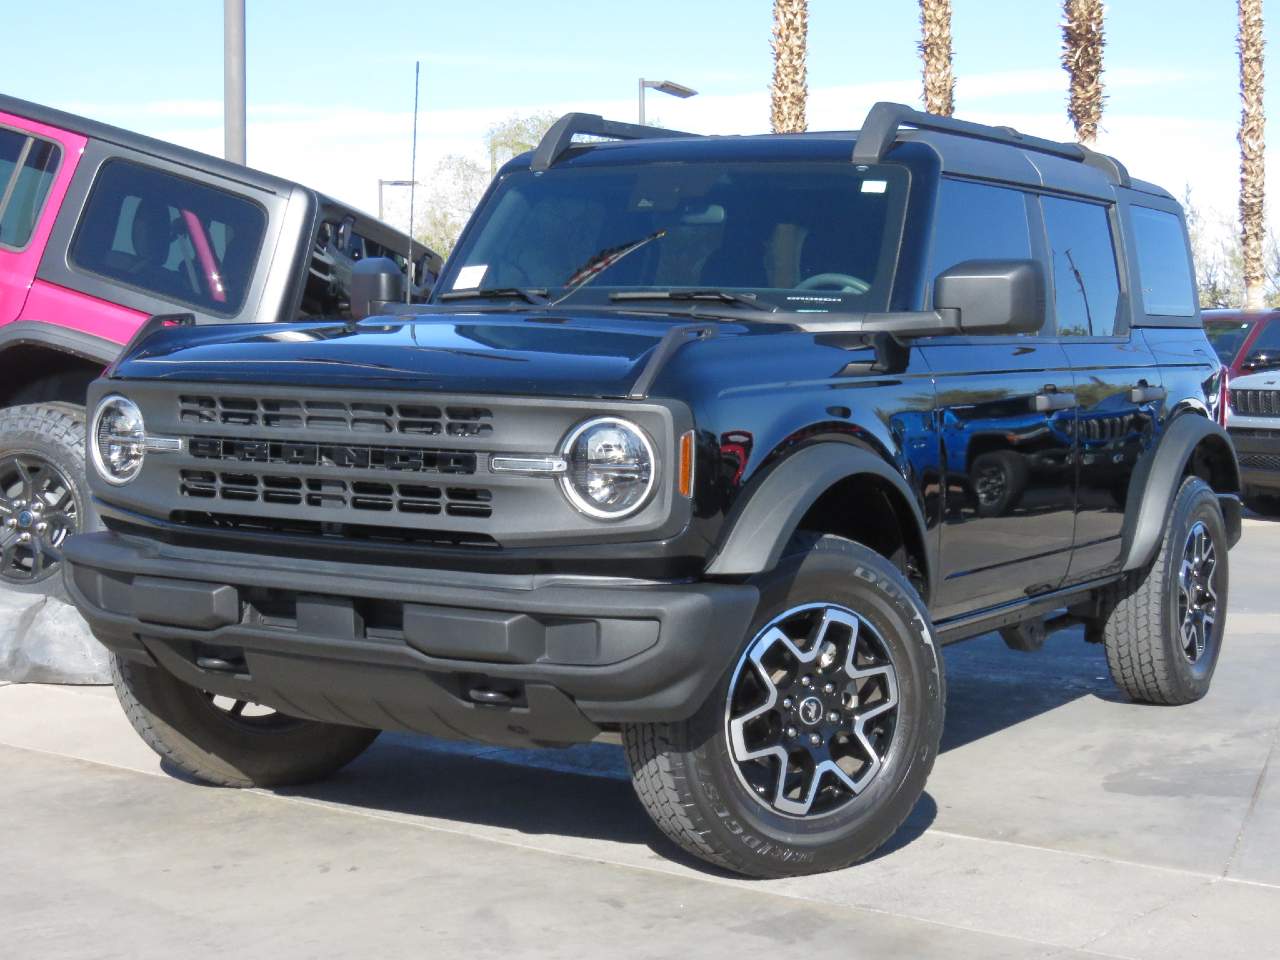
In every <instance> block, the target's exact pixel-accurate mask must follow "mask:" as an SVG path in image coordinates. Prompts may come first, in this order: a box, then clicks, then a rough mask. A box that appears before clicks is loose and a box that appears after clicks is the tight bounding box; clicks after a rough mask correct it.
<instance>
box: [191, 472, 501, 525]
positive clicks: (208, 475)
mask: <svg viewBox="0 0 1280 960" xmlns="http://www.w3.org/2000/svg"><path fill="white" fill-rule="evenodd" d="M178 493H179V494H180V495H181V496H183V497H189V498H194V499H198V500H223V501H238V502H240V503H273V504H279V505H282V506H307V507H312V508H316V509H322V510H324V509H329V510H344V509H351V510H364V511H372V512H375V513H411V514H427V515H433V516H438V515H441V514H444V515H447V516H450V517H476V518H482V519H483V518H487V517H490V516H492V514H493V507H492V506H491V501H492V500H493V491H491V490H486V489H483V488H479V487H439V486H431V485H427V484H419V483H386V482H382V481H374V480H352V481H346V480H333V479H322V478H314V477H298V476H273V475H271V474H257V473H238V472H227V471H221V470H181V471H179V473H178Z"/></svg>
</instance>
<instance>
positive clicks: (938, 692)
mask: <svg viewBox="0 0 1280 960" xmlns="http://www.w3.org/2000/svg"><path fill="white" fill-rule="evenodd" d="M793 550H794V551H795V552H789V555H788V556H786V557H785V558H784V559H783V560H782V561H781V562H780V563H779V565H778V567H777V568H776V569H775V570H773V571H771V572H770V573H767V574H764V575H762V576H761V577H759V578H758V581H757V583H758V586H759V588H760V603H759V606H758V608H757V612H756V618H755V620H754V622H753V624H752V626H751V628H750V630H749V631H748V634H747V636H745V637H744V638H743V639H742V643H741V645H740V647H739V649H740V650H741V651H745V650H746V649H747V648H748V646H749V645H750V644H751V643H752V642H753V641H754V639H755V637H756V635H757V633H758V632H759V631H760V630H761V629H762V628H763V627H764V626H765V625H767V624H769V623H770V622H771V620H772V619H773V618H775V617H776V616H778V615H779V614H780V613H781V612H783V611H786V610H788V609H791V608H793V607H795V606H796V605H799V604H804V603H808V602H817V601H821V602H828V603H839V604H841V605H843V606H845V607H847V608H848V609H850V610H853V611H855V612H856V613H857V614H858V615H859V616H860V617H865V618H866V619H867V620H868V622H872V623H874V626H875V628H876V630H877V631H878V632H879V633H880V634H881V635H882V636H883V637H884V638H885V640H886V642H887V643H888V644H890V646H891V648H892V654H893V657H894V663H895V666H896V669H897V675H898V688H899V698H900V702H899V709H900V711H901V712H900V714H899V716H898V719H897V724H898V726H897V728H896V729H895V733H894V740H893V742H892V746H891V747H890V748H889V749H890V753H889V757H888V759H887V760H886V762H885V764H884V766H883V767H882V768H881V769H880V771H879V773H877V775H876V777H875V778H874V779H872V780H871V781H870V783H869V785H867V786H866V787H865V789H864V790H863V792H862V793H860V794H858V795H857V796H856V797H855V798H854V799H853V801H852V802H851V803H850V804H849V805H848V807H847V808H844V809H841V810H839V811H837V812H835V813H832V814H829V815H828V816H826V817H823V818H820V819H819V820H816V821H809V820H808V819H807V818H804V819H794V818H787V817H784V816H782V815H781V814H778V813H776V812H774V811H772V810H770V809H767V808H766V806H764V805H762V804H761V803H760V802H758V801H757V799H756V798H755V797H754V796H752V795H751V794H750V793H749V791H748V789H747V787H746V785H745V784H744V783H743V782H742V780H741V779H740V778H739V776H738V775H737V774H736V771H735V770H734V764H733V759H732V756H731V752H730V747H729V745H728V739H727V734H726V717H725V704H726V697H727V696H728V692H729V686H730V683H731V681H732V677H733V674H734V668H735V666H736V663H737V658H736V657H735V660H734V663H732V664H726V671H725V674H724V676H723V678H722V679H721V680H720V682H719V683H718V684H717V686H716V687H715V689H714V690H713V691H712V693H711V694H710V696H709V697H708V698H707V700H706V702H705V703H704V704H703V706H702V707H701V708H700V709H699V710H698V712H697V713H695V714H694V716H693V717H691V718H690V719H688V720H686V721H682V722H675V723H645V724H631V725H627V726H624V727H623V731H622V735H623V744H624V747H625V749H626V756H627V761H628V764H629V766H630V768H631V776H632V783H633V784H634V786H635V790H636V794H637V796H638V797H639V798H640V802H641V803H642V804H643V806H644V808H645V810H646V811H647V812H648V813H649V815H650V816H651V817H652V818H653V821H654V823H655V824H657V826H658V827H659V829H661V830H662V832H663V833H664V834H666V835H667V836H668V837H669V838H670V839H671V840H673V841H674V842H675V843H676V844H678V845H679V846H680V847H681V848H683V849H684V850H685V851H687V852H688V853H690V854H692V855H694V856H695V857H698V858H700V859H702V860H705V861H707V862H708V863H711V864H713V865H715V866H717V867H720V868H722V869H725V870H729V871H732V872H734V873H739V874H744V875H746V876H753V877H783V876H796V875H802V874H810V873H819V872H823V871H827V870H837V869H841V868H843V867H846V866H849V865H851V864H853V863H856V862H858V861H859V860H862V859H864V858H866V857H867V856H869V855H870V854H871V853H872V852H873V851H875V850H876V848H878V847H879V846H880V845H881V844H883V843H884V842H885V841H886V840H888V839H889V837H891V836H892V835H893V834H894V833H895V832H896V831H897V829H898V828H899V827H900V826H901V825H902V823H903V821H904V820H905V819H906V817H907V816H908V814H910V812H911V810H912V808H913V807H914V806H915V804H916V801H917V800H918V799H919V797H920V795H921V794H922V792H923V791H924V786H925V781H926V780H927V779H928V776H929V772H930V770H931V769H932V768H933V761H934V758H935V757H936V756H937V752H938V742H939V738H940V736H941V732H942V725H943V715H944V709H945V701H946V689H945V679H944V675H943V667H942V658H941V656H940V653H939V651H938V649H937V647H936V644H935V641H934V638H933V630H932V625H931V623H930V620H929V614H928V611H927V609H926V608H925V605H924V603H923V602H922V601H921V599H920V597H919V595H918V594H917V593H916V591H915V589H914V588H913V587H912V586H911V584H910V582H909V581H908V580H907V579H906V577H904V576H903V575H902V573H901V572H900V571H899V570H898V568H897V567H895V566H894V565H893V564H892V563H890V562H889V561H887V560H885V559H884V558H883V557H882V556H880V555H879V554H877V553H875V552H874V551H872V550H870V549H868V548H867V547H865V546H863V545H861V544H858V543H854V542H852V541H850V540H846V539H843V538H841V537H834V536H821V537H819V536H816V535H802V537H800V538H797V542H796V543H795V544H793Z"/></svg>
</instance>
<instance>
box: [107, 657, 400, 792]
mask: <svg viewBox="0 0 1280 960" xmlns="http://www.w3.org/2000/svg"><path fill="white" fill-rule="evenodd" d="M111 674H112V680H113V682H114V684H115V688H116V694H117V696H119V698H120V703H121V705H122V706H123V707H124V709H125V713H126V714H127V715H128V717H129V722H130V723H132V724H133V728H134V729H135V730H137V731H138V734H139V735H140V736H141V737H142V739H143V740H145V741H146V742H147V745H148V746H150V747H151V749H152V750H154V751H155V752H156V753H158V754H159V755H160V756H161V757H162V758H163V759H165V760H167V761H169V762H170V763H172V764H173V765H174V766H176V767H178V768H179V769H180V770H182V771H183V772H184V773H186V774H187V775H188V776H191V777H194V778H196V779H197V780H203V781H204V782H206V783H211V784H215V785H217V786H222V787H285V786H291V785H294V784H299V783H307V782H309V781H312V780H321V779H323V778H325V777H327V776H329V775H331V774H333V773H336V772H337V771H338V770H340V769H341V768H342V767H344V766H346V765H347V764H348V763H350V762H351V761H352V760H354V759H355V758H356V757H358V756H359V755H360V754H361V753H363V752H364V750H365V749H366V748H367V747H368V746H369V744H371V743H373V741H374V739H375V738H376V737H377V736H378V731H377V730H366V729H363V728H360V727H343V726H338V725H337V724H330V723H319V722H317V721H315V720H303V719H300V718H297V717H290V716H287V715H285V714H283V713H279V712H278V711H276V710H273V709H270V708H267V707H263V706H261V705H259V704H254V703H249V702H247V701H243V700H232V699H230V698H227V697H219V696H215V695H213V694H210V693H207V692H205V691H203V690H198V689H196V688H195V687H192V686H188V685H187V684H185V683H183V682H182V681H180V680H178V679H177V678H176V677H174V676H173V675H172V674H170V673H168V672H167V671H165V670H163V669H161V668H159V667H151V666H146V665H143V664H140V663H136V662H134V661H132V660H126V659H123V658H121V657H116V656H113V657H112V666H111Z"/></svg>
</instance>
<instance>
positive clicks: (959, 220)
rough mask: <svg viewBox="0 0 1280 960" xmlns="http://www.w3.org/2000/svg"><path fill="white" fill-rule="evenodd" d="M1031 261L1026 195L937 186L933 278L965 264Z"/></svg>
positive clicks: (953, 183) (976, 186) (954, 183)
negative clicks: (957, 265) (989, 261)
mask: <svg viewBox="0 0 1280 960" xmlns="http://www.w3.org/2000/svg"><path fill="white" fill-rule="evenodd" d="M1030 257H1031V228H1030V226H1029V224H1028V221H1027V199H1026V195H1025V194H1022V193H1020V192H1019V191H1017V190H1009V189H1006V188H1004V187H990V186H987V185H986V184H982V183H968V182H966V181H964V180H943V181H942V183H941V184H940V185H939V186H938V202H937V209H936V212H935V213H934V220H933V252H932V255H931V257H930V268H929V274H930V276H931V277H932V278H934V279H936V278H937V276H938V274H940V273H943V272H945V271H947V270H949V269H950V268H952V267H954V266H955V265H956V264H958V263H963V262H964V261H966V260H1026V259H1029V258H1030Z"/></svg>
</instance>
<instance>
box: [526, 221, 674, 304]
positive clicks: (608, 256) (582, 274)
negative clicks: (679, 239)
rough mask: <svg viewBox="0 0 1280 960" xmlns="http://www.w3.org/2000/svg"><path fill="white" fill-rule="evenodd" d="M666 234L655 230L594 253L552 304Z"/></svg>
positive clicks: (574, 273)
mask: <svg viewBox="0 0 1280 960" xmlns="http://www.w3.org/2000/svg"><path fill="white" fill-rule="evenodd" d="M666 235H667V231H666V230H665V229H664V230H655V231H654V232H653V233H651V234H649V235H648V236H647V237H641V238H640V239H639V240H633V241H632V242H631V243H623V244H619V245H618V246H616V247H606V248H605V249H603V250H601V251H600V252H599V253H597V254H594V255H592V257H591V258H590V259H589V260H588V261H587V262H586V263H584V264H583V265H582V266H580V267H579V268H578V269H577V270H575V271H574V272H573V275H572V276H571V277H569V279H568V280H566V281H565V286H566V287H568V289H567V290H565V292H564V293H562V294H561V295H560V296H558V297H556V299H555V300H553V301H552V302H551V306H553V307H554V306H558V305H559V304H561V303H564V301H565V300H567V299H569V297H571V296H573V295H574V294H575V293H577V292H578V291H579V290H581V289H582V288H583V287H585V286H586V285H587V284H588V283H590V282H591V281H592V280H594V279H595V278H596V277H598V276H600V274H602V273H604V272H605V271H606V270H608V269H609V268H610V267H612V266H613V265H614V264H615V263H617V262H618V261H619V260H621V259H622V258H623V257H625V256H627V254H630V253H635V252H636V251H637V250H639V249H640V248H641V247H645V246H648V245H649V244H651V243H653V241H655V240H661V239H662V238H663V237H665V236H666Z"/></svg>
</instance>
